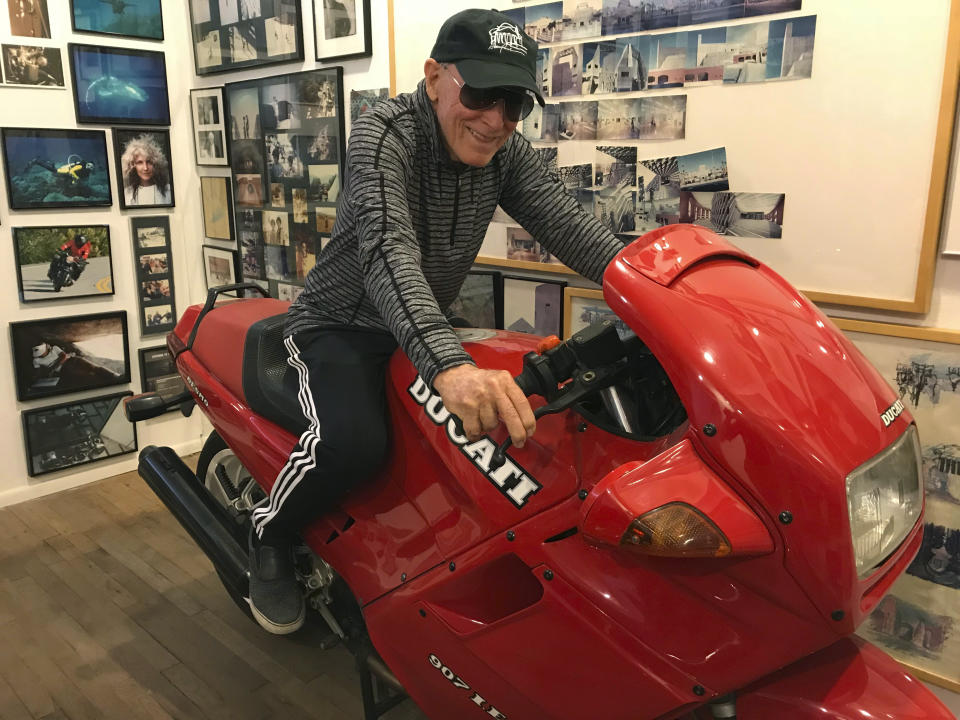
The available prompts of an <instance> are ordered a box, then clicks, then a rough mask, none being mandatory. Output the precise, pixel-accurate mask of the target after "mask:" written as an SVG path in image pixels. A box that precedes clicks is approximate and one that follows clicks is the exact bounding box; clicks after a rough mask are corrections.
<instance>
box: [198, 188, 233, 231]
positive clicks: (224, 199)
mask: <svg viewBox="0 0 960 720" xmlns="http://www.w3.org/2000/svg"><path fill="white" fill-rule="evenodd" d="M200 198H201V200H202V201H203V235H204V237H207V238H211V239H213V240H223V241H225V242H233V205H232V203H231V202H230V178H226V177H202V178H200Z"/></svg>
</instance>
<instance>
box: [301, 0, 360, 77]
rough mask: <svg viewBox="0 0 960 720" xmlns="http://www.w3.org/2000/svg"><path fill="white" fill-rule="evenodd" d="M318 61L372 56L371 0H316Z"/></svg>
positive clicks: (314, 35)
mask: <svg viewBox="0 0 960 720" xmlns="http://www.w3.org/2000/svg"><path fill="white" fill-rule="evenodd" d="M313 37H314V40H315V44H316V51H317V60H319V61H320V62H326V63H329V62H334V61H340V60H347V59H350V58H359V57H370V55H371V52H372V50H371V42H370V0H313Z"/></svg>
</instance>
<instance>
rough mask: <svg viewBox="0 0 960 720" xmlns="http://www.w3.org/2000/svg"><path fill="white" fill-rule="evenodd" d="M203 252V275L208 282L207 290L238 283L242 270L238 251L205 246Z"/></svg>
mask: <svg viewBox="0 0 960 720" xmlns="http://www.w3.org/2000/svg"><path fill="white" fill-rule="evenodd" d="M202 250H203V274H204V278H205V279H206V282H207V290H209V289H210V288H214V287H219V286H221V285H233V284H235V283H237V282H238V278H239V277H240V268H239V267H238V263H237V252H236V250H228V249H227V248H222V247H217V246H216V245H204V246H203V248H202Z"/></svg>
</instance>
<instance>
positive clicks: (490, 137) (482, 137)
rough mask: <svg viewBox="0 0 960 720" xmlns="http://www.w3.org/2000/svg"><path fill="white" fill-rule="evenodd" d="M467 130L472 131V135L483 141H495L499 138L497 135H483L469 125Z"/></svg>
mask: <svg viewBox="0 0 960 720" xmlns="http://www.w3.org/2000/svg"><path fill="white" fill-rule="evenodd" d="M467 130H468V131H469V132H470V134H471V135H473V137H475V138H476V139H477V140H479V141H480V142H482V143H492V142H495V141H496V139H497V138H496V136H493V135H483V134H481V133H478V132H477V131H476V130H474V129H473V128H470V127H468V128H467Z"/></svg>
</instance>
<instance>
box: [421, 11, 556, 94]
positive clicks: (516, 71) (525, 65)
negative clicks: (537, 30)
mask: <svg viewBox="0 0 960 720" xmlns="http://www.w3.org/2000/svg"><path fill="white" fill-rule="evenodd" d="M430 57H432V58H433V59H434V60H436V61H437V62H440V63H453V64H454V65H456V66H457V70H459V71H460V75H461V76H463V81H464V82H465V83H466V84H467V85H471V86H473V87H475V88H491V87H518V88H523V89H524V90H529V91H530V92H532V93H533V94H534V95H535V96H536V98H537V100H538V101H539V102H540V104H541V105H543V96H542V95H541V94H540V87H539V85H538V83H537V43H536V42H535V41H534V40H533V38H531V37H530V36H529V35H527V34H526V33H525V32H524V31H523V28H521V27H519V26H518V25H517V24H516V23H515V22H514V21H513V20H511V19H510V18H509V17H507V16H506V15H504V14H503V13H501V12H497V11H496V10H476V9H472V10H463V11H461V12H458V13H457V14H456V15H453V16H452V17H450V18H448V19H447V21H446V22H444V23H443V25H442V26H441V27H440V32H439V33H438V34H437V42H436V44H434V46H433V50H431V51H430Z"/></svg>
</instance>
